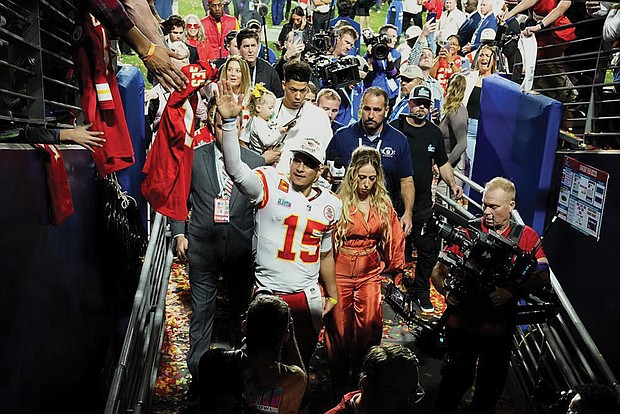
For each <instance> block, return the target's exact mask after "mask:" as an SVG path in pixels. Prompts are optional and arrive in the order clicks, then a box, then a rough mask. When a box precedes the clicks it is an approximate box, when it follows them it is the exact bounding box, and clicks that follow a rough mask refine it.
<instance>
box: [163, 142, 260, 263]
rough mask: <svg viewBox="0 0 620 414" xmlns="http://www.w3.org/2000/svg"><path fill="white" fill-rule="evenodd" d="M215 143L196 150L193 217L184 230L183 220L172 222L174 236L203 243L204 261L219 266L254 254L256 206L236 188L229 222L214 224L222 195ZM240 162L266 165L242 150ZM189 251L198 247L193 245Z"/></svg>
mask: <svg viewBox="0 0 620 414" xmlns="http://www.w3.org/2000/svg"><path fill="white" fill-rule="evenodd" d="M214 148H215V142H211V143H209V144H206V145H203V146H202V147H199V148H196V149H195V152H194V164H193V167H192V182H191V187H190V204H191V206H190V207H191V215H190V219H189V223H188V226H187V231H186V229H185V223H184V222H182V221H175V220H171V221H170V223H171V224H170V226H171V230H172V235H173V236H176V235H178V234H184V233H185V234H187V235H188V236H189V238H190V244H191V243H200V245H201V246H200V251H202V252H203V254H204V258H203V260H204V262H203V263H209V264H212V266H214V267H216V266H217V264H218V263H222V262H223V261H226V260H225V259H226V258H227V257H230V258H231V260H234V259H236V260H239V259H241V258H242V257H247V256H246V255H250V254H251V252H252V235H253V231H254V207H253V206H252V205H251V204H250V202H249V200H248V199H247V198H246V197H245V196H244V195H243V194H241V193H240V192H239V190H238V189H237V187H236V186H233V190H232V194H231V197H230V222H229V223H215V222H214V220H213V200H214V199H215V198H216V197H217V196H218V194H219V192H220V184H219V182H218V179H217V170H216V163H215V150H214ZM241 160H242V161H244V162H245V163H246V164H248V165H249V166H250V168H256V167H259V166H261V165H264V164H265V160H264V159H263V157H261V156H260V155H258V154H256V153H255V152H252V151H250V150H248V149H246V148H241ZM190 248H196V246H192V247H190Z"/></svg>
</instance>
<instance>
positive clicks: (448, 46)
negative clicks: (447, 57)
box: [443, 40, 450, 52]
mask: <svg viewBox="0 0 620 414" xmlns="http://www.w3.org/2000/svg"><path fill="white" fill-rule="evenodd" d="M443 48H444V49H446V50H447V51H448V52H449V51H450V41H449V40H446V43H445V44H444V45H443Z"/></svg>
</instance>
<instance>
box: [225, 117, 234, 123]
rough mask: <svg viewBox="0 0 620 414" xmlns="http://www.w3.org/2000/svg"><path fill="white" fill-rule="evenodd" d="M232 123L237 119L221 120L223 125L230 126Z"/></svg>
mask: <svg viewBox="0 0 620 414" xmlns="http://www.w3.org/2000/svg"><path fill="white" fill-rule="evenodd" d="M232 122H237V117H235V118H222V123H224V124H230V123H232Z"/></svg>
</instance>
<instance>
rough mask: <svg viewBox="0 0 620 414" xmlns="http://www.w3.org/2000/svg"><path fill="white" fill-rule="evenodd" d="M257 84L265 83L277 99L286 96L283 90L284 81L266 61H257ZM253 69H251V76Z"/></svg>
mask: <svg viewBox="0 0 620 414" xmlns="http://www.w3.org/2000/svg"><path fill="white" fill-rule="evenodd" d="M255 67H256V83H261V82H262V83H264V84H265V88H267V89H269V90H270V91H271V92H273V94H274V95H275V96H276V98H281V97H282V96H284V89H282V81H281V80H280V77H279V76H278V72H276V70H275V69H274V68H273V66H271V65H270V64H269V62H267V61H266V60H265V59H262V58H260V57H259V58H257V59H256V66H255ZM252 71H253V69H252V68H250V76H251V75H252Z"/></svg>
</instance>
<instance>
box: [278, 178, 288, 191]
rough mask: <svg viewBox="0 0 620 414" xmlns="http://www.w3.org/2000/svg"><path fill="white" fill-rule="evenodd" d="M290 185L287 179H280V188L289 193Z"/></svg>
mask: <svg viewBox="0 0 620 414" xmlns="http://www.w3.org/2000/svg"><path fill="white" fill-rule="evenodd" d="M288 187H289V184H288V182H287V181H286V180H280V183H279V184H278V190H280V191H284V192H285V193H288Z"/></svg>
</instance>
